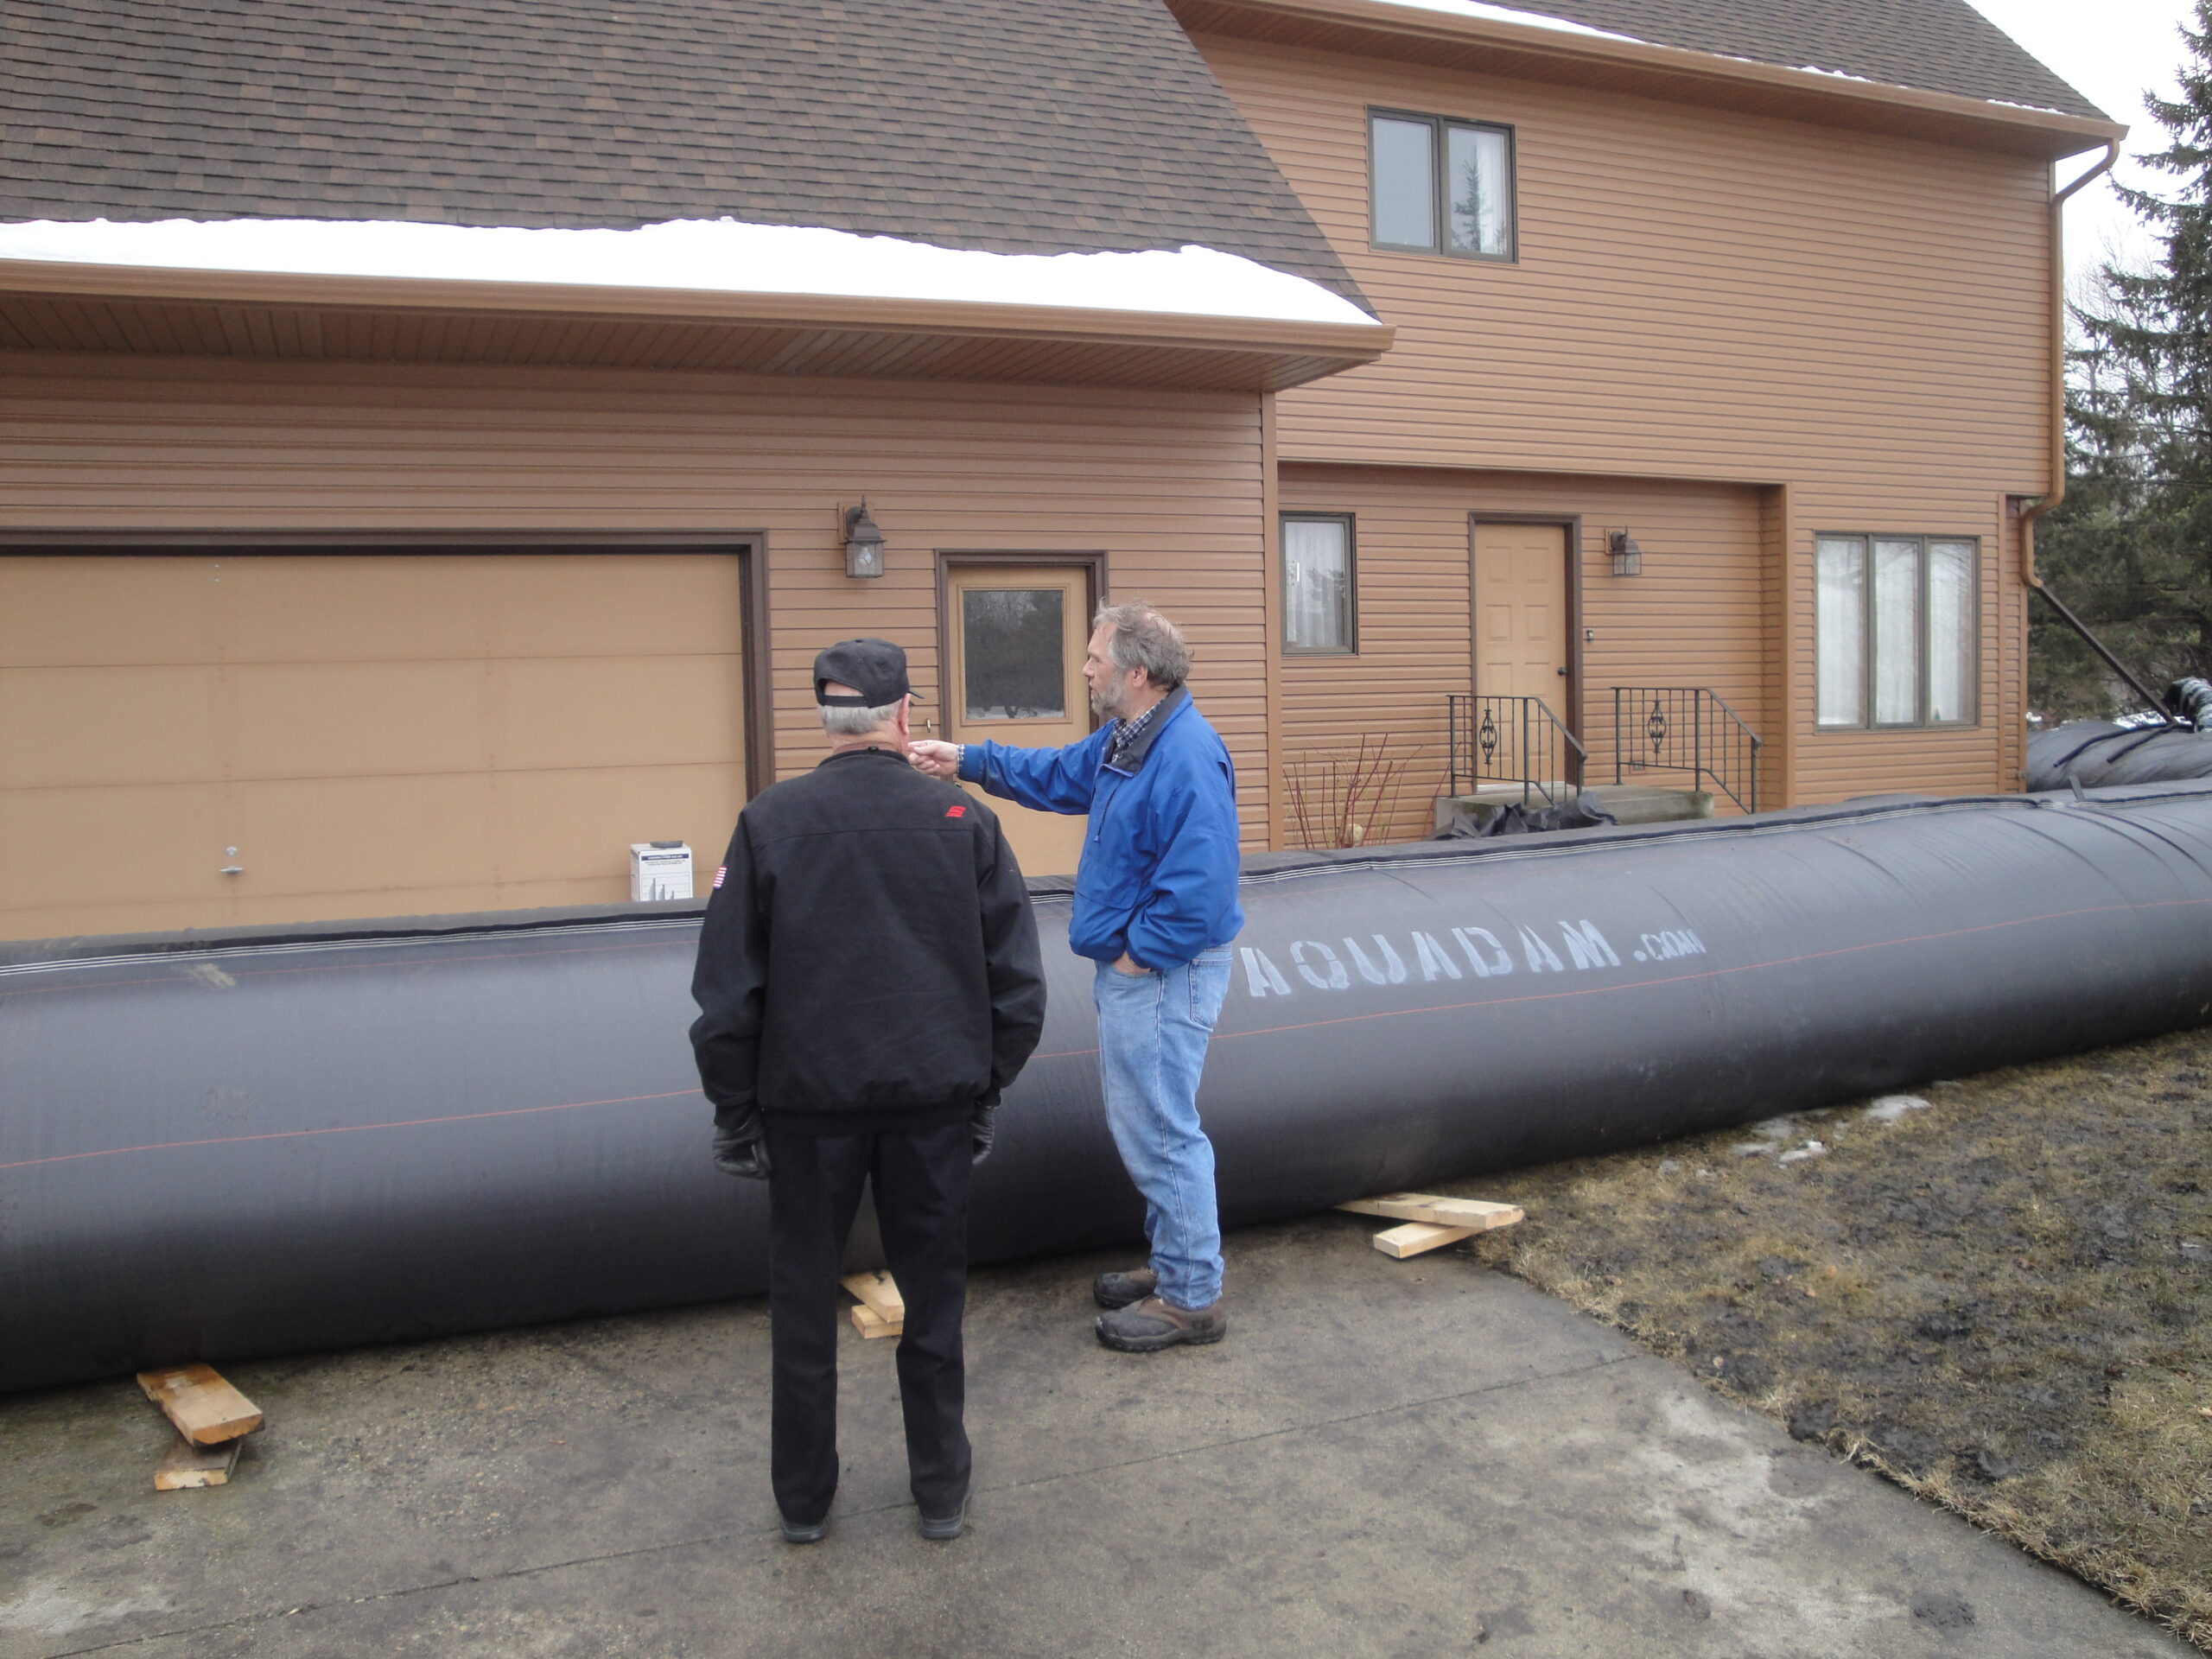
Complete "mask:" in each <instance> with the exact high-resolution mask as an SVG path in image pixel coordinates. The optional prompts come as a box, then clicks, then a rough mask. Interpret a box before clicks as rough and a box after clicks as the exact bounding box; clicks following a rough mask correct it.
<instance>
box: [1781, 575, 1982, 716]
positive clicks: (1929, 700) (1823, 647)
mask: <svg viewBox="0 0 2212 1659" xmlns="http://www.w3.org/2000/svg"><path fill="white" fill-rule="evenodd" d="M1979 569H1980V544H1979V543H1975V542H1973V541H1968V540H1962V539H1955V538H1949V537H1941V536H1821V537H1817V538H1815V542H1814V570H1815V575H1814V580H1815V598H1814V619H1815V633H1816V642H1815V649H1816V652H1817V658H1816V664H1815V674H1816V677H1817V680H1818V690H1817V692H1816V696H1815V708H1816V718H1817V719H1818V721H1819V723H1820V724H1821V725H1822V726H1826V727H1847V726H1860V727H1865V726H1967V725H1972V724H1973V723H1974V720H1975V718H1976V716H1975V712H1974V683H1975V680H1976V677H1977V666H1978V661H1979V655H1980V653H1979V652H1977V650H1976V648H1975V645H1976V634H1977V626H1976V620H1975V607H1974V593H1975V588H1976V577H1977V575H1978V572H1979Z"/></svg>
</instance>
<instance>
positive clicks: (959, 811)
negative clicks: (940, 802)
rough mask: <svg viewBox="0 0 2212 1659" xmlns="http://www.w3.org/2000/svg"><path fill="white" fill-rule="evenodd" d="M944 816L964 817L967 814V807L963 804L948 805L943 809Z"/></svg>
mask: <svg viewBox="0 0 2212 1659" xmlns="http://www.w3.org/2000/svg"><path fill="white" fill-rule="evenodd" d="M944 816H945V817H948V818H964V817H967V816H968V809H967V808H966V807H964V806H948V807H946V808H945V809H944Z"/></svg>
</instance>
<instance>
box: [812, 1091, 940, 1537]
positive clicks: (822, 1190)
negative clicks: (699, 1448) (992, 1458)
mask: <svg viewBox="0 0 2212 1659" xmlns="http://www.w3.org/2000/svg"><path fill="white" fill-rule="evenodd" d="M969 1155H970V1154H969V1144H968V1124H967V1122H966V1120H965V1119H963V1120H961V1121H960V1122H954V1123H948V1124H944V1125H943V1126H941V1127H939V1128H930V1129H919V1130H914V1131H911V1132H906V1133H901V1134H878V1135H796V1134H792V1133H791V1132H789V1131H787V1130H779V1129H777V1128H774V1127H773V1126H771V1127H770V1128H769V1130H768V1160H769V1167H770V1169H771V1171H772V1173H771V1174H770V1176H769V1178H768V1216H769V1233H768V1316H769V1322H770V1341H771V1345H772V1350H773V1353H774V1370H775V1393H774V1398H773V1402H772V1416H773V1421H774V1427H773V1430H772V1442H771V1454H770V1471H771V1480H772V1484H773V1485H774V1487H775V1491H776V1503H777V1507H778V1508H779V1509H780V1510H782V1511H783V1513H784V1516H785V1518H786V1519H788V1520H791V1521H796V1522H799V1523H800V1524H801V1525H803V1526H804V1525H809V1524H811V1523H812V1522H816V1521H818V1520H820V1519H821V1518H822V1517H823V1516H825V1515H827V1514H829V1500H830V1499H831V1498H832V1497H835V1496H836V1491H837V1327H838V1325H839V1324H840V1323H841V1319H840V1313H839V1307H838V1295H837V1279H838V1271H837V1270H838V1267H839V1265H840V1263H841V1262H842V1258H843V1255H844V1250H845V1238H846V1235H848V1234H849V1233H850V1232H851V1231H852V1227H853V1214H854V1212H855V1211H856V1210H858V1209H859V1207H860V1201H861V1181H862V1179H873V1180H874V1185H875V1213H876V1219H877V1220H878V1221H879V1222H880V1223H881V1224H882V1228H883V1254H884V1256H885V1259H886V1262H887V1265H888V1267H889V1268H890V1269H891V1276H892V1277H893V1279H894V1280H896V1281H898V1284H899V1295H900V1296H901V1297H902V1298H904V1299H905V1301H906V1330H905V1333H904V1334H903V1335H902V1336H901V1337H900V1338H899V1356H898V1359H899V1404H900V1406H901V1407H902V1408H903V1409H904V1411H905V1414H906V1467H907V1473H908V1476H909V1478H910V1479H911V1481H912V1488H913V1493H914V1501H915V1502H916V1503H918V1504H919V1505H920V1506H921V1510H922V1513H923V1514H924V1515H946V1514H950V1512H951V1511H952V1510H955V1509H957V1507H958V1506H959V1504H960V1501H961V1499H962V1498H963V1497H966V1496H967V1492H968V1468H969V1452H968V1432H967V1430H966V1429H965V1428H964V1427H962V1424H961V1414H962V1408H963V1405H964V1403H965V1400H966V1392H967V1382H966V1373H965V1370H964V1369H963V1363H962V1358H961V1349H960V1319H961V1315H962V1313H963V1312H964V1311H965V1309H966V1306H967V1300H968V1178H969Z"/></svg>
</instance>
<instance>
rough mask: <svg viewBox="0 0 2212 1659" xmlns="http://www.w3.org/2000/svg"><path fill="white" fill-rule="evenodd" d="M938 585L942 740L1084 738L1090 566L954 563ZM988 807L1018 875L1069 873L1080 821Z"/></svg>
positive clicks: (1001, 803)
mask: <svg viewBox="0 0 2212 1659" xmlns="http://www.w3.org/2000/svg"><path fill="white" fill-rule="evenodd" d="M946 587H947V590H948V591H947V594H946V601H947V602H946V607H945V609H946V612H947V616H946V625H947V633H948V635H949V638H948V639H947V640H946V645H945V652H946V668H947V670H948V672H947V674H946V677H945V678H946V683H947V687H948V690H949V693H950V695H949V696H948V697H947V699H946V707H945V710H944V727H945V735H946V737H947V738H948V739H949V740H950V741H952V742H955V743H979V742H982V741H984V740H985V739H990V740H994V741H997V742H1001V743H1011V744H1015V745H1018V746H1020V747H1024V748H1044V747H1052V748H1058V747H1061V746H1062V745H1064V744H1068V743H1075V742H1079V741H1082V740H1083V739H1084V738H1085V737H1088V736H1089V735H1090V732H1091V729H1092V721H1091V718H1090V693H1089V690H1088V689H1087V688H1086V687H1085V686H1084V683H1083V656H1084V650H1085V649H1086V648H1087V647H1088V645H1089V644H1090V568H1089V567H1088V566H1087V565H1071V564H1038V565H1012V564H968V565H962V564H956V565H953V566H951V567H950V569H949V571H948V572H947V580H946ZM970 787H972V785H971V786H970ZM978 792H980V791H978ZM991 806H992V810H995V812H997V814H998V815H999V821H1000V822H1001V823H1003V824H1004V825H1005V826H1006V835H1007V842H1009V843H1010V844H1011V845H1012V846H1013V848H1014V856H1015V857H1016V858H1018V859H1020V861H1021V868H1022V871H1023V873H1024V874H1028V875H1071V874H1074V873H1075V867H1076V861H1077V858H1078V857H1080V856H1081V855H1082V852H1083V836H1084V825H1085V824H1086V823H1088V822H1089V820H1088V819H1086V818H1084V817H1082V816H1080V815H1076V816H1069V815H1066V814H1063V813H1058V812H1033V811H1031V810H1029V809H1028V808H1027V807H1022V806H1016V805H1015V804H1014V803H1013V802H1012V801H1007V800H1001V799H998V798H993V799H992V801H991Z"/></svg>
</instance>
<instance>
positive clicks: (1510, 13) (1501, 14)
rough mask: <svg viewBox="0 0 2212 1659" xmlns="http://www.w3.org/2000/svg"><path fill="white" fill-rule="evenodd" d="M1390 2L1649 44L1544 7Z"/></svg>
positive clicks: (1476, 1) (1449, 0)
mask: <svg viewBox="0 0 2212 1659" xmlns="http://www.w3.org/2000/svg"><path fill="white" fill-rule="evenodd" d="M1389 4H1391V5H1394V6H1410V7H1412V8H1413V9H1414V10H1418V11H1448V12H1452V13H1454V14H1456V15H1457V16H1461V17H1480V18H1482V19H1484V21H1485V22H1493V23H1525V24H1527V25H1528V26H1529V28H1531V29H1557V30H1558V31H1559V32H1560V34H1562V35H1594V36H1595V37H1596V38H1597V39H1599V40H1601V41H1632V42H1634V43H1635V44H1637V45H1638V46H1643V45H1648V44H1649V42H1648V41H1643V40H1641V39H1639V38H1638V37H1637V36H1636V35H1616V34H1614V33H1613V32H1612V31H1611V29H1592V28H1591V27H1590V26H1589V25H1588V24H1587V23H1574V22H1568V21H1567V19H1566V18H1564V17H1554V16H1549V15H1548V14H1547V13H1544V12H1541V11H1522V10H1519V9H1518V8H1517V7H1514V6H1493V5H1488V4H1485V3H1484V0H1389Z"/></svg>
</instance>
